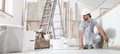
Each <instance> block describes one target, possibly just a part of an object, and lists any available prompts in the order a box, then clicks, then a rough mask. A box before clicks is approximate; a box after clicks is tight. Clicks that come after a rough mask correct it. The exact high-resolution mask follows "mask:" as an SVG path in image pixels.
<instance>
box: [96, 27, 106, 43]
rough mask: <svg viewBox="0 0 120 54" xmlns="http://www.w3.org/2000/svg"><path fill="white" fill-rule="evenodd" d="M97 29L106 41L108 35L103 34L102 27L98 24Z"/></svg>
mask: <svg viewBox="0 0 120 54" xmlns="http://www.w3.org/2000/svg"><path fill="white" fill-rule="evenodd" d="M97 29H98V31H99V32H100V34H101V35H102V37H103V39H104V40H106V41H108V37H107V36H106V34H105V32H104V30H103V29H102V27H101V26H99V25H98V26H97Z"/></svg>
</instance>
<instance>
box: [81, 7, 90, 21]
mask: <svg viewBox="0 0 120 54" xmlns="http://www.w3.org/2000/svg"><path fill="white" fill-rule="evenodd" d="M81 15H82V16H83V19H84V20H88V19H89V18H91V15H90V10H89V9H83V10H82V12H81Z"/></svg>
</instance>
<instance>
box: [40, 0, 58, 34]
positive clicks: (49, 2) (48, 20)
mask: <svg viewBox="0 0 120 54" xmlns="http://www.w3.org/2000/svg"><path fill="white" fill-rule="evenodd" d="M56 3H57V0H46V4H45V7H44V12H43V16H42V19H41V22H40V29H43V30H44V32H45V33H49V32H50V29H51V27H52V24H53V17H54V11H55V7H56Z"/></svg>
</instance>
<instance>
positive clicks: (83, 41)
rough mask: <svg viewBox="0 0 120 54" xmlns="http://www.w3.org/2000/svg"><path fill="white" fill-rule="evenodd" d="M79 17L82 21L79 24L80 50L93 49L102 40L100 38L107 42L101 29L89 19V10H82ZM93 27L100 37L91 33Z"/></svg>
mask: <svg viewBox="0 0 120 54" xmlns="http://www.w3.org/2000/svg"><path fill="white" fill-rule="evenodd" d="M81 15H82V17H83V21H82V22H81V24H80V48H83V49H88V48H94V47H95V45H96V44H97V43H99V42H100V41H101V40H102V38H103V40H105V41H107V40H108V37H107V36H106V34H105V32H104V31H103V29H102V27H101V26H100V25H99V24H98V23H97V22H96V21H95V20H94V19H92V18H91V15H90V10H89V9H83V10H82V12H81ZM95 26H96V27H97V29H98V31H99V32H100V35H99V34H95V33H94V32H93V29H94V27H95Z"/></svg>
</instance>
